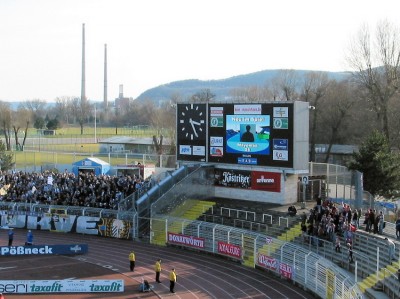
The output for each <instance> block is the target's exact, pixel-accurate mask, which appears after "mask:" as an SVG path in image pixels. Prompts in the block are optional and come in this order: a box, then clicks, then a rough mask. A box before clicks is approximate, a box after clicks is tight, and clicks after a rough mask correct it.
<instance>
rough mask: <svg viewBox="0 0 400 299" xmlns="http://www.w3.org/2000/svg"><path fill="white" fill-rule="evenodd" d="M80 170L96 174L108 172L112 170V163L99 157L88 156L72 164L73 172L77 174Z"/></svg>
mask: <svg viewBox="0 0 400 299" xmlns="http://www.w3.org/2000/svg"><path fill="white" fill-rule="evenodd" d="M80 171H81V172H82V171H83V172H93V173H94V174H95V175H102V174H107V173H108V172H109V171H110V164H109V163H107V162H105V161H103V160H101V159H98V158H86V159H83V160H80V161H77V162H75V163H73V164H72V172H73V173H74V174H75V175H78V173H79V172H80Z"/></svg>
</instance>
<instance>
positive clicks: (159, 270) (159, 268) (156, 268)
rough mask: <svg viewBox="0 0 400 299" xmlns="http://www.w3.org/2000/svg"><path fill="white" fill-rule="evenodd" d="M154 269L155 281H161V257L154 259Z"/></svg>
mask: <svg viewBox="0 0 400 299" xmlns="http://www.w3.org/2000/svg"><path fill="white" fill-rule="evenodd" d="M154 270H155V271H156V281H157V282H158V283H161V281H160V273H161V259H158V260H157V261H156V264H155V265H154Z"/></svg>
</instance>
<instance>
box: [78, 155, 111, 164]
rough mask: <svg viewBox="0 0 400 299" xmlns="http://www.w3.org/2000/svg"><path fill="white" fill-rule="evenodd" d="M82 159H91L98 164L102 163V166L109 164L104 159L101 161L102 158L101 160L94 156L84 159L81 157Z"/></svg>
mask: <svg viewBox="0 0 400 299" xmlns="http://www.w3.org/2000/svg"><path fill="white" fill-rule="evenodd" d="M83 160H90V161H92V162H94V163H97V164H99V165H104V166H109V165H110V164H109V163H107V162H106V161H103V160H101V159H99V158H94V157H88V158H85V159H83Z"/></svg>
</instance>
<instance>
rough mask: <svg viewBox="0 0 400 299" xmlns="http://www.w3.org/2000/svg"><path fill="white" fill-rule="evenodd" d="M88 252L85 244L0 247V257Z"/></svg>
mask: <svg viewBox="0 0 400 299" xmlns="http://www.w3.org/2000/svg"><path fill="white" fill-rule="evenodd" d="M87 252H88V245H87V244H72V245H33V246H10V247H8V246H1V247H0V255H1V256H5V255H9V256H15V255H52V254H64V255H75V254H84V253H87Z"/></svg>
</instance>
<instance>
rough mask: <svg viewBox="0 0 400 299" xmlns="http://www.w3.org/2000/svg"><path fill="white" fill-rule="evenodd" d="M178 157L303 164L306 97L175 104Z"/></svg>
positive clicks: (305, 159)
mask: <svg viewBox="0 0 400 299" xmlns="http://www.w3.org/2000/svg"><path fill="white" fill-rule="evenodd" d="M176 116H177V122H176V124H177V160H178V161H196V162H210V163H225V164H234V165H253V166H269V167H276V168H289V169H308V143H309V140H308V139H309V130H308V128H309V120H308V119H309V109H308V103H306V102H300V101H295V102H271V103H231V104H218V103H212V104H211V103H180V104H178V105H177V115H176Z"/></svg>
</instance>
